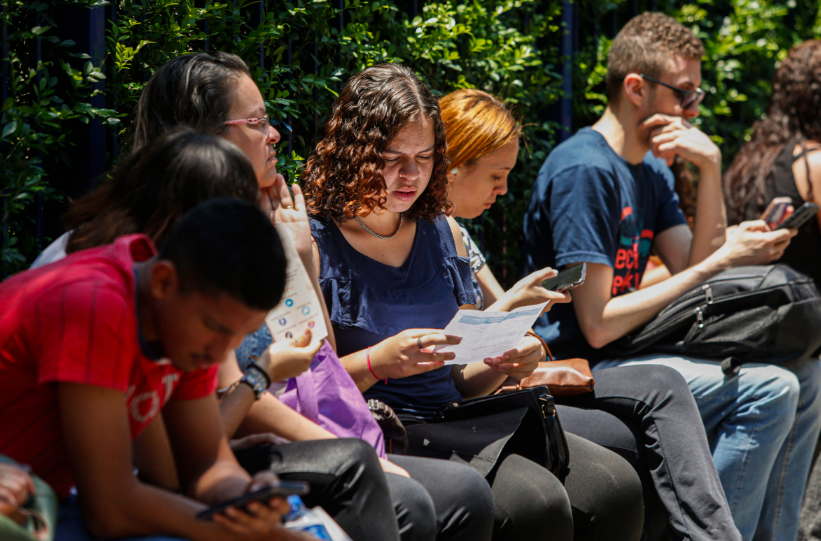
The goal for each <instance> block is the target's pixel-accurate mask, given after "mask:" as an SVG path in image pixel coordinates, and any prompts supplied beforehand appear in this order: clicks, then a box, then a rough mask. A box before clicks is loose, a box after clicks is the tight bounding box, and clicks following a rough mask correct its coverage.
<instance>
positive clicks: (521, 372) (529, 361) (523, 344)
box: [485, 336, 545, 380]
mask: <svg viewBox="0 0 821 541" xmlns="http://www.w3.org/2000/svg"><path fill="white" fill-rule="evenodd" d="M544 359H545V352H544V348H542V343H541V342H540V341H539V340H538V339H537V338H535V337H533V336H524V337H523V338H522V339H521V340H519V344H518V345H517V346H516V347H515V348H514V349H512V350H510V351H507V352H505V353H503V354H502V355H501V356H499V357H494V358H490V359H485V364H486V365H488V366H490V367H491V368H493V369H494V370H498V371H499V372H502V373H504V374H507V375H508V376H510V377H512V378H513V379H516V380H522V379H524V378H526V377H527V376H529V375H530V374H532V373H533V371H534V370H536V368H537V367H538V366H539V363H540V362H541V361H543V360H544Z"/></svg>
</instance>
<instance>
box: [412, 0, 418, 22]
mask: <svg viewBox="0 0 821 541" xmlns="http://www.w3.org/2000/svg"><path fill="white" fill-rule="evenodd" d="M417 15H419V0H413V15H412V16H411V19H413V18H414V17H416V16H417Z"/></svg>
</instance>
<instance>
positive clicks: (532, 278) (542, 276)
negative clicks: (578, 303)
mask: <svg viewBox="0 0 821 541" xmlns="http://www.w3.org/2000/svg"><path fill="white" fill-rule="evenodd" d="M558 274H559V273H558V271H556V269H552V268H550V267H545V268H543V269H540V270H537V271H536V272H533V273H531V274H530V275H529V276H528V277H527V279H528V281H529V282H531V283H536V284H541V283H542V282H544V281H545V280H548V279H550V278H554V277H555V276H557V275H558Z"/></svg>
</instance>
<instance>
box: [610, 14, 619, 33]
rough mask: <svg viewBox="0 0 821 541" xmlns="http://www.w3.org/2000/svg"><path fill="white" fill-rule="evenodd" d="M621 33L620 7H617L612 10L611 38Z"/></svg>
mask: <svg viewBox="0 0 821 541" xmlns="http://www.w3.org/2000/svg"><path fill="white" fill-rule="evenodd" d="M618 33H619V13H618V9H616V8H615V7H614V8H613V10H612V11H611V12H610V39H613V38H615V37H616V34H618Z"/></svg>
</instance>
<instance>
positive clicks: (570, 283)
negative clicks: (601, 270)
mask: <svg viewBox="0 0 821 541" xmlns="http://www.w3.org/2000/svg"><path fill="white" fill-rule="evenodd" d="M585 274H587V263H582V264H581V265H576V266H575V267H570V268H569V269H565V270H563V271H562V272H560V273H559V274H557V275H556V276H554V277H553V278H548V279H547V280H545V281H543V282H542V287H543V288H545V289H547V290H550V291H555V292H557V293H563V292H565V291H569V290H571V289H573V288H574V287H579V286H580V285H582V284H583V283H584V276H585Z"/></svg>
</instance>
